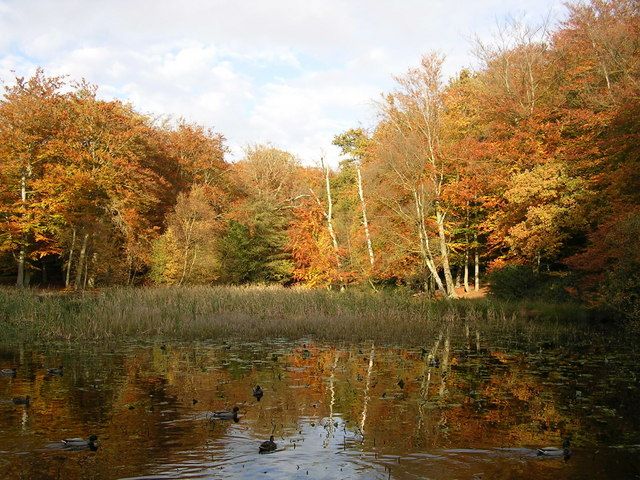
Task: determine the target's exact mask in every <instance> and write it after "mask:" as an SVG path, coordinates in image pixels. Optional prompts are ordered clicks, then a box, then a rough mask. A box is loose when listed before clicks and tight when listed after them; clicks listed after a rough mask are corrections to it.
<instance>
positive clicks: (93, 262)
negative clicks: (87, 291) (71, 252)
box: [87, 252, 98, 288]
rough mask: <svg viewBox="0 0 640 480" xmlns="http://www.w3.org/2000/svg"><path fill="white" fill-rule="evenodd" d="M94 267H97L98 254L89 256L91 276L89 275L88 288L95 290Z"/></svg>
mask: <svg viewBox="0 0 640 480" xmlns="http://www.w3.org/2000/svg"><path fill="white" fill-rule="evenodd" d="M87 263H89V262H87ZM96 265H98V252H93V255H91V275H89V280H88V284H89V288H95V286H96Z"/></svg>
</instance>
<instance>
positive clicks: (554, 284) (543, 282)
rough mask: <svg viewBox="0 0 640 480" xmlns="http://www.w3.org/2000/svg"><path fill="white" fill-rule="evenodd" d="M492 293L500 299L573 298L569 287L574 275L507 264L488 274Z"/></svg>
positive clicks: (551, 300)
mask: <svg viewBox="0 0 640 480" xmlns="http://www.w3.org/2000/svg"><path fill="white" fill-rule="evenodd" d="M488 281H489V289H490V294H491V295H492V296H494V297H496V298H498V299H500V300H522V299H528V300H544V301H547V302H566V301H569V300H571V298H570V295H569V294H568V293H567V287H569V286H571V285H572V283H573V282H572V277H571V276H570V275H568V274H563V273H540V272H536V271H535V270H534V269H533V268H531V267H529V266H527V265H507V266H506V267H503V268H501V269H499V270H494V271H493V272H491V273H490V274H489V276H488Z"/></svg>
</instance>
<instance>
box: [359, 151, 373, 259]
mask: <svg viewBox="0 0 640 480" xmlns="http://www.w3.org/2000/svg"><path fill="white" fill-rule="evenodd" d="M356 173H357V174H358V194H359V195H360V205H361V206H362V224H363V225H364V236H365V239H366V240H367V250H368V252H369V263H370V264H371V268H373V265H374V263H375V257H374V255H373V247H372V246H371V235H370V234H369V222H368V220H367V205H366V203H365V201H364V191H363V188H362V173H361V172H360V164H359V163H356Z"/></svg>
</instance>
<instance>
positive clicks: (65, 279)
mask: <svg viewBox="0 0 640 480" xmlns="http://www.w3.org/2000/svg"><path fill="white" fill-rule="evenodd" d="M75 246H76V229H75V228H74V229H73V237H71V248H70V249H69V260H67V273H66V275H65V278H64V288H69V282H70V278H71V262H72V261H73V249H74V248H75Z"/></svg>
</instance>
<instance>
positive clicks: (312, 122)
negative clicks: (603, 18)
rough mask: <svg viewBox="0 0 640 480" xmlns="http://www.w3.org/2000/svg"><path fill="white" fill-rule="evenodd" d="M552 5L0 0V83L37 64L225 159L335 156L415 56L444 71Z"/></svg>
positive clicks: (435, 0)
mask: <svg viewBox="0 0 640 480" xmlns="http://www.w3.org/2000/svg"><path fill="white" fill-rule="evenodd" d="M563 13H564V7H563V3H562V1H559V0H460V1H457V0H448V1H443V0H179V1H176V0H170V1H169V0H0V81H1V82H3V83H4V84H11V83H12V82H13V80H14V78H15V76H27V77H28V76H30V75H31V74H33V73H34V72H35V70H36V68H38V67H42V68H43V69H44V71H45V74H47V75H68V76H69V78H70V79H73V80H79V79H82V78H84V79H86V80H88V81H89V82H91V83H93V84H95V85H97V86H98V87H99V90H98V92H99V96H100V97H101V98H104V99H112V98H117V99H121V100H124V101H128V102H131V103H132V104H133V105H134V107H135V108H136V109H137V110H138V111H140V112H143V113H148V114H152V115H154V116H170V117H171V118H173V119H178V118H184V119H185V120H187V121H189V122H196V123H199V124H201V125H205V126H207V127H211V128H213V129H214V130H215V131H217V132H220V133H222V134H223V135H224V136H225V137H226V139H227V145H228V146H229V148H230V155H229V159H230V160H234V159H240V158H242V155H243V149H244V148H245V147H246V146H247V145H250V144H256V143H271V144H272V145H274V146H276V147H279V148H282V149H285V150H288V151H290V152H291V153H293V154H295V155H296V156H297V157H298V158H299V159H300V160H301V161H302V162H303V163H304V164H308V165H312V164H315V163H317V162H318V160H319V158H320V157H321V156H324V157H325V159H327V160H328V161H329V163H331V164H333V165H335V164H337V161H338V158H339V152H338V150H337V149H336V147H333V146H332V145H331V140H332V139H333V136H334V135H336V134H337V133H340V132H342V131H344V130H346V129H348V128H353V127H363V128H371V127H372V126H373V125H375V122H376V118H377V113H376V100H377V99H379V98H380V95H381V94H382V93H383V92H388V91H391V90H393V88H394V75H401V74H402V73H403V72H405V71H406V70H407V69H408V68H410V67H411V66H414V65H417V64H418V62H419V61H420V57H421V56H422V55H423V54H425V53H428V52H431V51H438V52H440V53H441V54H443V55H444V56H445V57H446V61H445V66H444V73H445V76H452V75H454V74H455V73H456V72H457V71H459V70H460V69H461V68H463V67H473V66H474V65H475V63H476V62H475V60H474V56H473V53H472V45H473V39H474V38H476V37H478V38H480V39H481V40H484V41H488V40H490V38H491V36H492V35H493V34H494V33H495V30H496V26H497V25H498V24H501V23H503V22H504V21H505V20H506V19H508V18H510V17H513V18H518V19H520V20H523V21H525V22H530V23H533V24H538V23H540V22H541V21H543V20H544V18H546V17H548V16H549V15H550V16H551V18H552V19H560V18H562V16H563Z"/></svg>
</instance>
